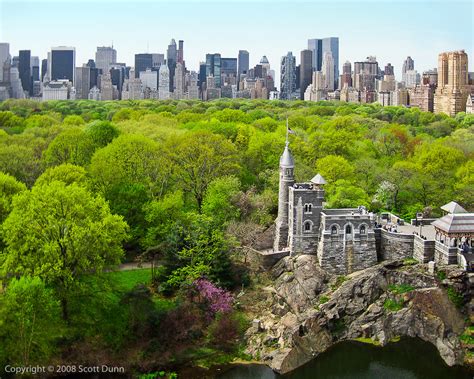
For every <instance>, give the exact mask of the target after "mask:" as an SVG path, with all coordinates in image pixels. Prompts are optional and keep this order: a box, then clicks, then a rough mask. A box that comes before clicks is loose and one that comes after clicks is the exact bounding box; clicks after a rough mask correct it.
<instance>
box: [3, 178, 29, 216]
mask: <svg viewBox="0 0 474 379" xmlns="http://www.w3.org/2000/svg"><path fill="white" fill-rule="evenodd" d="M25 190H26V186H25V185H24V184H23V183H21V182H19V181H17V180H16V179H15V178H14V177H13V176H11V175H8V174H4V173H3V172H0V224H2V222H3V221H4V220H5V219H6V218H7V216H8V214H9V213H10V212H11V210H12V199H13V196H15V195H16V194H17V193H20V192H22V191H25Z"/></svg>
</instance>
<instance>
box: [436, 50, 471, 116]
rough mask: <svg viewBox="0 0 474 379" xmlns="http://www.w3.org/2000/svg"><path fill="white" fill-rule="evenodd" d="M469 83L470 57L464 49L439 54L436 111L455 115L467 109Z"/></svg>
mask: <svg viewBox="0 0 474 379" xmlns="http://www.w3.org/2000/svg"><path fill="white" fill-rule="evenodd" d="M469 94H470V88H469V85H468V57H467V54H466V52H465V51H464V50H460V51H450V52H445V53H441V54H439V55H438V88H437V89H436V92H435V96H434V111H435V113H446V114H448V115H450V116H454V115H455V114H456V113H458V112H463V111H465V110H466V101H467V96H468V95H469Z"/></svg>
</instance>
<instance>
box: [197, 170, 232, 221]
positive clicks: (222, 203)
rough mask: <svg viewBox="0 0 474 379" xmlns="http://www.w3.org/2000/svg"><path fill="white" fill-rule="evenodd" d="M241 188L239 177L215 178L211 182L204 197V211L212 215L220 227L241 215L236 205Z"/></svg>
mask: <svg viewBox="0 0 474 379" xmlns="http://www.w3.org/2000/svg"><path fill="white" fill-rule="evenodd" d="M239 190H240V182H239V179H238V178H236V177H233V176H226V177H222V178H218V179H215V180H214V181H213V182H212V183H210V184H209V187H208V188H207V191H206V195H205V197H204V201H203V205H202V212H203V213H204V214H206V215H208V216H211V217H212V218H213V220H214V222H215V224H216V225H219V227H221V226H223V225H225V224H226V223H228V222H229V221H232V220H235V219H237V218H238V217H239V209H238V208H237V206H236V205H235V202H236V199H237V195H238V194H239Z"/></svg>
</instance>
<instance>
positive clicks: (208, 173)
mask: <svg viewBox="0 0 474 379" xmlns="http://www.w3.org/2000/svg"><path fill="white" fill-rule="evenodd" d="M169 152H170V156H171V159H172V161H173V163H174V165H175V167H176V174H177V176H178V178H179V180H180V181H181V183H182V184H183V185H184V188H185V189H187V190H188V191H190V192H191V193H192V194H193V196H194V198H195V200H196V203H197V206H198V209H199V210H201V207H202V202H203V200H204V195H205V193H206V190H207V187H208V186H209V183H211V182H212V181H213V180H214V179H216V178H218V177H220V176H224V175H232V174H235V173H237V172H238V170H239V168H240V166H239V164H238V155H237V149H236V148H235V146H234V145H233V144H232V143H231V142H230V141H228V140H226V139H225V138H224V137H222V136H219V135H214V134H212V133H210V132H205V131H200V132H195V133H186V134H185V135H183V136H181V137H180V138H179V139H178V140H177V143H176V144H175V145H174V146H169Z"/></svg>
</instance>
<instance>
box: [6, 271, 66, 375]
mask: <svg viewBox="0 0 474 379" xmlns="http://www.w3.org/2000/svg"><path fill="white" fill-rule="evenodd" d="M60 314H61V308H60V306H59V302H58V301H57V300H56V299H55V298H54V295H53V292H52V291H51V290H50V289H47V288H46V286H45V284H44V282H42V281H41V279H40V278H37V277H36V278H32V277H28V276H22V277H21V278H20V279H18V280H17V279H13V280H12V281H11V282H10V284H9V285H8V286H7V288H6V291H5V292H4V294H3V295H0V340H1V341H2V343H1V344H0V361H2V360H4V362H5V363H7V364H11V365H18V366H29V365H34V364H41V365H43V364H45V363H46V362H47V360H48V359H49V358H50V356H51V354H52V353H53V351H54V347H55V346H54V344H55V341H56V340H57V338H58V337H59V336H60V335H61V327H62V325H61V316H60ZM2 356H3V359H2Z"/></svg>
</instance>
